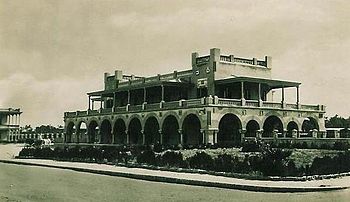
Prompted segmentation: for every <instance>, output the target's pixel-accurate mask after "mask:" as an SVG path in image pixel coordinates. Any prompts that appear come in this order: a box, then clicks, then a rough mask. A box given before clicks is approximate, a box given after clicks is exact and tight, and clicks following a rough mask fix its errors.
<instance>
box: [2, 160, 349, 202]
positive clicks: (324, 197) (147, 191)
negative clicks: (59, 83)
mask: <svg viewBox="0 0 350 202" xmlns="http://www.w3.org/2000/svg"><path fill="white" fill-rule="evenodd" d="M349 198H350V191H349V190H341V191H331V192H311V193H261V192H247V191H238V190H229V189H219V188H207V187H197V186H187V185H178V184H168V183H159V182H148V181H143V180H133V179H127V178H120V177H113V176H104V175H95V174H89V173H81V172H75V171H70V170H61V169H55V168H42V167H32V166H22V165H10V164H3V163H0V201H133V202H137V201H242V202H244V201H269V202H275V201H276V202H277V201H278V202H279V201H308V202H314V201H317V202H318V201H327V202H331V201H344V202H345V201H349Z"/></svg>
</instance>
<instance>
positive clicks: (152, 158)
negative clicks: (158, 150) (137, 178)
mask: <svg viewBox="0 0 350 202" xmlns="http://www.w3.org/2000/svg"><path fill="white" fill-rule="evenodd" d="M136 160H137V163H147V164H149V165H156V155H155V153H154V152H153V151H152V150H145V151H143V152H141V154H139V155H138V156H137V157H136Z"/></svg>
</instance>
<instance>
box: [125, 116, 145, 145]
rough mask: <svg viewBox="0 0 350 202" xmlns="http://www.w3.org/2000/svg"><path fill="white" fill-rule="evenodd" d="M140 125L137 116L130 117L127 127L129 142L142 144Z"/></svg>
mask: <svg viewBox="0 0 350 202" xmlns="http://www.w3.org/2000/svg"><path fill="white" fill-rule="evenodd" d="M141 130H142V126H141V121H140V120H139V119H138V118H136V117H135V118H133V119H131V121H130V123H129V127H128V131H129V138H130V139H129V140H130V144H142V133H141Z"/></svg>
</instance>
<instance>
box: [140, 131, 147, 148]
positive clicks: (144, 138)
mask: <svg viewBox="0 0 350 202" xmlns="http://www.w3.org/2000/svg"><path fill="white" fill-rule="evenodd" d="M140 132H141V135H142V144H143V145H145V144H146V135H145V131H144V130H141V131H140Z"/></svg>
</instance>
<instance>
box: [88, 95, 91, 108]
mask: <svg viewBox="0 0 350 202" xmlns="http://www.w3.org/2000/svg"><path fill="white" fill-rule="evenodd" d="M90 99H91V95H89V96H88V100H89V110H90V109H91V101H90Z"/></svg>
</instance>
